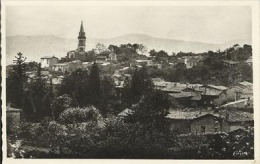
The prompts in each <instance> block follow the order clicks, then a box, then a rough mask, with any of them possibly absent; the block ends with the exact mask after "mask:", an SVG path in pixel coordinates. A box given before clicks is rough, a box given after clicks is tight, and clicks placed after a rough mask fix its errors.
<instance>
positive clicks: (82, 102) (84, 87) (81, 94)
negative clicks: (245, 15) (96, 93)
mask: <svg viewBox="0 0 260 164" xmlns="http://www.w3.org/2000/svg"><path fill="white" fill-rule="evenodd" d="M88 83H89V72H88V70H83V69H81V68H79V69H76V70H75V71H74V72H72V73H71V74H70V75H66V76H65V77H64V79H63V80H62V83H61V86H60V88H59V91H58V94H59V95H60V96H61V95H64V94H67V95H69V96H70V97H71V98H72V103H71V105H72V106H80V107H82V106H86V105H88V104H89V102H90V101H89V96H90V93H89V89H88V87H89V86H88Z"/></svg>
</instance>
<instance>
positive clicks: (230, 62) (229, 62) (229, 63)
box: [222, 60, 239, 67]
mask: <svg viewBox="0 0 260 164" xmlns="http://www.w3.org/2000/svg"><path fill="white" fill-rule="evenodd" d="M222 63H223V65H224V66H227V67H234V66H237V65H239V62H236V61H233V60H222Z"/></svg>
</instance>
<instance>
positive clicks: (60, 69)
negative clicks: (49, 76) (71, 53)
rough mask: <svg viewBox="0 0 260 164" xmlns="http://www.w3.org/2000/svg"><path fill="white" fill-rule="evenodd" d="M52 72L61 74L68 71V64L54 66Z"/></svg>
mask: <svg viewBox="0 0 260 164" xmlns="http://www.w3.org/2000/svg"><path fill="white" fill-rule="evenodd" d="M52 70H54V71H57V72H63V73H64V72H66V71H69V62H66V63H58V64H54V65H53V66H52Z"/></svg>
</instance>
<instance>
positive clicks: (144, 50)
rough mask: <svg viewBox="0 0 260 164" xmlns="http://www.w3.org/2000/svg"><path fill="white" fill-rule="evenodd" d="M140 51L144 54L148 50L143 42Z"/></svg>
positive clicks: (139, 47)
mask: <svg viewBox="0 0 260 164" xmlns="http://www.w3.org/2000/svg"><path fill="white" fill-rule="evenodd" d="M138 51H139V52H141V54H142V55H143V54H144V53H146V52H147V47H146V46H144V45H142V44H139V46H138Z"/></svg>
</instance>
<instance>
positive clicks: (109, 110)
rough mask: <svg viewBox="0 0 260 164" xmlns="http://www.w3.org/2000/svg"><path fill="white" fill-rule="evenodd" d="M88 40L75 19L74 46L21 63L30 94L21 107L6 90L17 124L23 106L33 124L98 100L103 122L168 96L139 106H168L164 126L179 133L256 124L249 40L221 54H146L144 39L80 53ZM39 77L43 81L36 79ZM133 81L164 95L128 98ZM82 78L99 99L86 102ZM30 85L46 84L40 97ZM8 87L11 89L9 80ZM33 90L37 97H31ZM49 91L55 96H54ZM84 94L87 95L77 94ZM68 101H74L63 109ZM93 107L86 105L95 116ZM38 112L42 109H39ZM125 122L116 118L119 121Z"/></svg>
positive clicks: (230, 130)
mask: <svg viewBox="0 0 260 164" xmlns="http://www.w3.org/2000/svg"><path fill="white" fill-rule="evenodd" d="M86 44H87V37H86V36H85V31H84V27H83V22H81V26H80V31H79V35H78V47H77V48H76V50H68V53H67V54H66V55H64V57H62V58H57V57H55V55H48V54H47V56H42V57H41V61H40V64H38V63H33V62H31V63H27V68H26V72H25V74H26V77H27V79H26V82H25V83H26V84H24V86H23V87H24V88H25V93H27V91H28V95H29V96H28V99H26V100H23V102H24V103H25V104H26V103H27V106H26V105H24V104H23V105H22V106H19V105H18V103H13V101H14V100H16V99H17V98H13V97H12V95H11V93H10V97H7V104H8V107H7V115H8V114H9V115H10V116H15V118H16V119H15V120H16V121H17V120H18V123H19V122H20V121H19V120H22V119H23V117H24V118H26V111H25V110H26V108H27V110H28V111H29V113H30V110H31V111H33V113H34V114H32V115H29V116H28V117H27V118H26V119H28V120H29V122H33V123H34V126H39V123H40V122H41V121H42V120H43V118H42V117H41V115H44V116H50V117H54V118H59V119H60V120H62V119H61V118H62V114H63V113H62V112H66V109H68V108H76V107H79V108H84V107H86V106H88V105H89V104H91V102H93V104H91V105H94V106H95V103H97V104H98V103H99V105H96V106H95V107H96V108H97V109H100V110H101V114H100V115H101V116H102V117H104V120H109V119H110V118H113V119H115V118H116V119H120V120H123V121H124V122H125V123H127V122H128V121H129V120H130V122H131V121H132V120H135V119H137V118H139V117H140V118H142V119H143V117H144V118H148V116H146V115H148V114H147V113H146V111H142V110H141V109H140V108H141V107H142V105H144V104H145V102H146V100H147V101H148V100H149V101H150V104H149V105H151V104H154V103H156V102H157V101H158V102H165V99H167V103H168V101H169V105H168V106H167V107H166V106H160V105H159V104H158V106H156V104H154V105H153V106H152V105H151V106H149V105H148V104H145V105H144V107H143V108H144V109H146V108H147V109H150V108H151V109H153V108H157V107H158V108H167V109H168V111H167V112H165V113H164V114H163V115H164V118H165V120H167V122H168V123H169V128H168V130H169V131H171V132H174V133H177V134H178V135H180V134H182V135H190V134H193V135H205V134H207V135H212V134H222V133H230V134H231V133H232V134H233V133H234V134H236V133H240V131H242V133H243V134H244V133H245V132H247V131H250V130H251V128H252V127H253V126H254V118H253V106H254V102H253V83H252V79H253V78H252V66H253V63H252V49H251V46H250V45H243V46H240V45H234V46H233V47H231V48H227V49H226V50H225V51H217V52H213V51H208V52H205V53H192V52H189V53H185V52H179V53H173V54H171V55H168V53H167V52H165V51H163V50H159V51H157V50H151V51H150V52H149V54H150V55H149V56H146V55H144V53H145V52H146V51H147V47H145V45H142V44H121V45H119V46H118V45H109V46H108V47H106V46H105V45H103V44H101V43H98V44H97V46H96V47H95V48H94V49H93V50H90V51H86V49H85V48H86ZM173 46H174V45H173ZM24 55H25V56H26V54H24ZM17 60H18V59H17ZM94 69H97V72H99V73H98V76H100V79H99V81H94V82H93V81H91V79H90V80H89V79H87V78H85V77H88V78H91V77H96V75H95V74H94V73H93V70H94ZM12 70H13V68H12V65H10V66H7V78H9V77H12ZM39 78H40V79H41V80H42V79H43V81H44V82H45V83H46V84H42V81H38V80H39ZM138 78H143V81H142V80H141V81H142V83H140V86H142V87H140V88H139V89H136V90H135V91H131V93H138V92H139V91H140V92H143V91H142V90H143V89H146V87H147V86H151V87H153V88H154V90H155V91H154V92H155V95H156V94H160V95H162V96H161V97H163V98H165V99H162V100H161V99H160V98H158V99H157V98H156V99H155V100H156V102H153V101H152V100H154V99H153V98H154V97H149V94H148V95H147V97H146V94H144V95H142V94H141V93H140V96H139V95H138V96H139V97H138V98H136V97H134V96H133V98H129V97H128V96H129V95H128V94H127V93H128V90H130V89H129V87H130V88H131V87H133V85H134V83H133V82H135V80H136V79H138ZM85 80H86V81H85ZM7 81H8V80H7ZM136 81H137V80H136ZM85 82H86V83H89V84H91V85H92V87H93V88H95V87H96V86H97V87H100V88H101V89H103V91H102V96H100V97H99V99H98V100H95V101H94V100H93V101H92V99H94V98H92V97H95V96H97V95H99V94H100V93H98V92H95V90H93V91H92V90H91V88H88V89H86V87H85V85H84V84H85ZM97 83H100V84H97ZM136 83H139V82H136ZM150 83H151V85H150ZM31 84H32V86H35V87H38V86H43V85H46V86H47V88H51V89H50V90H48V91H46V92H45V91H44V96H39V95H37V93H36V92H30V85H31ZM7 89H10V91H13V90H12V87H11V82H10V86H7ZM39 91H41V90H39ZM84 91H86V92H88V91H89V92H90V95H87V96H86V94H85V92H84ZM103 92H104V93H103ZM144 92H145V91H144ZM150 92H151V91H148V93H150ZM25 93H24V95H26V94H25ZM129 93H130V92H129ZM34 94H35V95H37V96H38V97H37V96H36V97H34V96H33V95H34ZM153 94H154V93H151V94H150V95H153ZM7 96H9V94H7ZM55 96H57V97H56V98H54V97H55ZM84 96H86V99H83V98H84ZM106 96H107V97H106ZM39 97H41V99H40V98H39ZM159 97H160V96H159ZM37 98H39V99H37ZM49 98H50V100H48V99H49ZM81 98H82V100H81ZM54 99H55V100H54ZM101 99H102V100H101ZM47 100H48V101H47ZM67 100H70V101H71V104H74V105H69V104H68V105H67V106H66V103H65V102H66V101H67ZM155 100H154V101H155ZM33 101H35V102H33ZM54 101H56V103H57V104H58V106H57V104H56V107H57V109H59V110H60V111H59V112H58V114H56V113H55V112H53V110H54V109H53V108H54V106H55V105H54ZM59 101H60V102H61V103H60V104H59ZM96 101H98V102H96ZM43 102H48V103H49V104H50V105H49V106H48V105H47V106H45V107H40V106H43V105H40V104H43ZM87 102H88V103H87ZM100 102H101V103H100ZM167 103H162V104H164V105H166V104H167ZM64 105H65V107H64ZM147 106H148V107H147ZM149 107H150V108H149ZM96 108H95V109H89V110H93V111H92V112H94V113H95V112H96ZM29 109H30V110H29ZM47 109H50V110H49V111H48V110H47ZM37 110H39V111H40V110H43V111H40V112H39V113H37ZM28 111H27V113H28ZM79 111H80V110H79ZM48 112H49V114H48ZM142 112H143V113H142ZM140 113H141V114H140ZM59 114H60V115H59ZM138 114H140V115H138ZM152 114H153V113H152ZM152 114H151V115H152ZM71 117H73V116H71ZM77 117H78V118H81V117H82V116H77ZM91 117H92V116H89V118H91ZM133 117H134V118H133ZM37 118H38V119H37ZM70 119H72V118H64V120H70ZM57 120H58V119H57ZM65 122H66V121H65ZM72 122H73V121H72ZM76 122H77V121H76ZM101 122H102V121H101ZM104 122H106V121H104ZM74 123H75V122H74ZM125 123H122V126H123V125H124V124H125ZM100 126H101V127H102V126H103V124H102V123H101V125H100ZM116 126H118V125H116ZM116 126H115V127H116ZM125 126H126V127H128V125H125ZM155 126H157V125H155ZM159 129H160V128H159ZM71 133H74V132H71ZM75 135H76V132H75ZM37 139H39V138H37ZM59 152H61V150H60V151H59ZM78 155H79V156H80V154H78Z"/></svg>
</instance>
